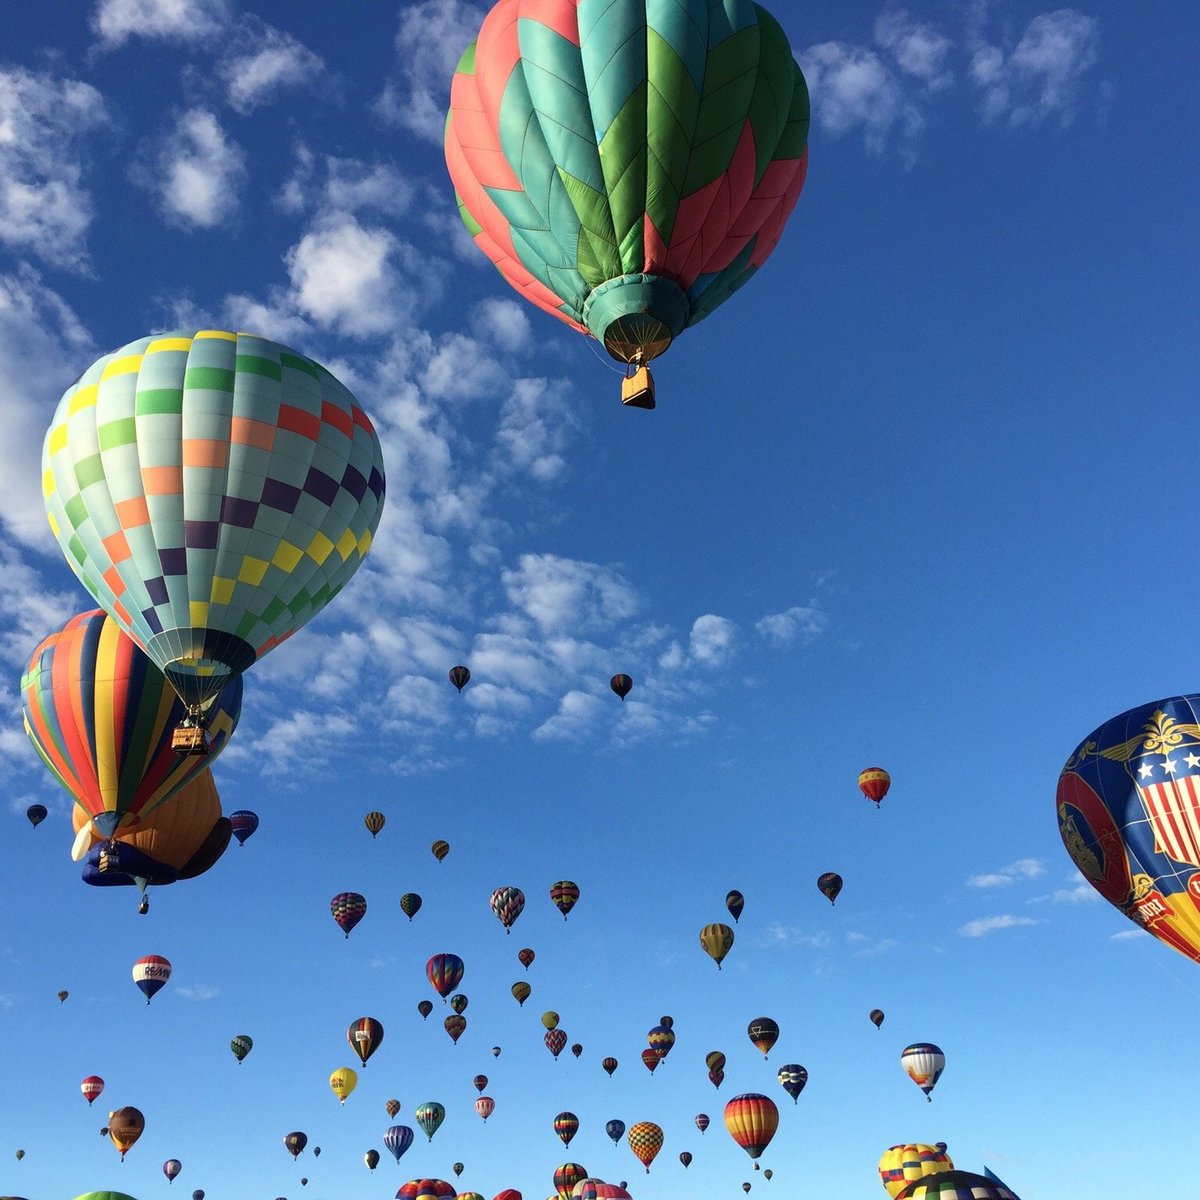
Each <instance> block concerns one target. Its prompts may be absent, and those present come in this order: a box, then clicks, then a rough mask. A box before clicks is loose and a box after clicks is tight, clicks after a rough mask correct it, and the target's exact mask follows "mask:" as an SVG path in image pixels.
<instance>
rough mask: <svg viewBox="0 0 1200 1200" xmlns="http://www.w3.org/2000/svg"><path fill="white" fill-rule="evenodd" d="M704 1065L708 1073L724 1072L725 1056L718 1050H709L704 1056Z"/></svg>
mask: <svg viewBox="0 0 1200 1200" xmlns="http://www.w3.org/2000/svg"><path fill="white" fill-rule="evenodd" d="M704 1065H705V1066H706V1067H707V1068H708V1069H709V1070H710V1071H723V1070H725V1055H723V1054H722V1053H721V1052H720V1050H710V1051H709V1052H708V1053H707V1054H706V1055H705V1056H704Z"/></svg>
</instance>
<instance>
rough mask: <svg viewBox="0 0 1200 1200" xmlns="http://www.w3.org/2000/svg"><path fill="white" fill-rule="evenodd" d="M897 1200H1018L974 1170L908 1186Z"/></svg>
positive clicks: (943, 1175)
mask: <svg viewBox="0 0 1200 1200" xmlns="http://www.w3.org/2000/svg"><path fill="white" fill-rule="evenodd" d="M896 1200H1019V1198H1018V1196H1017V1195H1016V1194H1015V1193H1014V1192H1013V1191H1012V1190H1011V1189H1010V1188H1008V1187H1006V1186H1005V1185H1004V1184H1003V1183H1000V1182H999V1181H998V1180H995V1179H988V1177H987V1176H986V1175H976V1174H975V1173H974V1172H973V1171H946V1172H945V1173H944V1174H941V1175H934V1176H932V1177H931V1178H929V1179H917V1180H914V1181H913V1182H912V1183H910V1184H908V1185H907V1186H906V1187H905V1188H904V1190H903V1191H902V1192H900V1193H899V1195H898V1196H897V1197H896Z"/></svg>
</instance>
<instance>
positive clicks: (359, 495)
mask: <svg viewBox="0 0 1200 1200" xmlns="http://www.w3.org/2000/svg"><path fill="white" fill-rule="evenodd" d="M42 475H43V491H44V493H45V501H46V511H47V513H48V515H49V517H50V526H51V529H52V530H53V532H54V535H55V537H56V538H57V539H58V541H59V545H60V546H61V548H62V550H63V553H64V555H65V556H66V559H67V564H68V565H69V566H70V567H71V569H72V570H73V571H74V572H75V573H76V575H78V576H79V578H80V580H81V582H82V583H83V585H84V587H86V588H87V589H88V591H90V592H91V593H92V595H93V596H95V597H96V599H97V601H98V602H99V603H100V605H101V607H103V608H104V609H105V611H106V612H108V613H109V614H111V615H112V616H113V617H114V618H115V619H116V620H117V622H118V623H119V624H120V625H121V628H122V629H123V630H124V631H125V632H126V633H127V634H128V635H129V636H130V637H131V638H133V640H134V641H135V642H137V643H138V645H140V646H141V647H142V649H143V651H144V652H145V653H146V654H147V655H148V656H149V657H150V659H151V660H152V661H153V662H154V663H155V664H156V665H157V666H158V668H159V670H160V671H162V672H163V674H164V675H166V676H167V678H168V679H169V680H170V681H171V683H172V685H173V686H174V688H175V689H176V691H177V692H178V693H179V695H180V697H181V699H183V701H184V702H185V703H186V704H187V705H189V706H190V707H191V708H192V710H193V711H195V712H197V713H198V712H199V711H200V710H201V709H202V708H203V707H204V706H205V705H206V704H208V702H209V701H211V699H212V698H213V697H215V696H216V695H217V694H218V693H219V692H220V691H221V689H222V688H223V687H224V686H225V684H226V683H227V682H228V681H229V680H230V679H231V678H232V677H233V676H235V675H239V674H241V673H242V672H243V671H245V670H246V669H247V668H248V667H250V666H251V665H252V664H253V663H254V662H255V661H256V660H257V659H259V658H261V657H262V656H263V655H264V654H266V653H267V652H268V651H269V650H271V649H273V648H274V647H275V646H278V645H279V644H280V643H281V642H283V641H285V640H286V639H287V638H288V637H290V636H291V634H293V633H294V632H295V631H296V630H297V629H299V628H300V627H301V626H302V625H304V624H305V623H306V622H307V621H308V620H309V619H310V618H312V617H313V616H315V615H316V614H317V613H318V612H320V611H321V609H322V608H324V607H325V605H326V604H327V603H328V602H329V601H330V600H331V599H333V597H334V596H335V595H337V593H338V592H339V591H340V590H341V589H342V588H343V587H344V586H345V585H346V583H348V582H349V580H350V578H351V577H352V576H353V574H354V572H355V571H356V570H357V569H358V566H359V564H360V563H361V562H362V560H363V557H364V556H365V555H366V553H367V551H368V549H369V548H370V545H371V540H372V538H373V537H374V534H375V529H376V527H377V526H378V524H379V518H380V515H381V514H382V511H383V495H384V476H383V456H382V451H381V449H380V445H379V438H378V437H377V436H376V434H375V430H374V429H373V428H372V426H371V422H370V420H369V419H368V418H367V415H366V413H364V412H363V410H362V408H361V407H360V406H359V405H358V402H357V401H356V400H355V399H354V397H353V396H352V395H351V394H350V393H349V391H347V390H346V388H345V387H344V386H343V385H342V384H341V383H339V382H338V381H337V380H336V379H335V378H334V377H333V376H332V375H331V374H330V373H329V372H328V371H327V370H326V369H325V368H324V367H322V366H321V365H320V364H318V363H315V362H313V361H312V360H311V359H308V358H305V357H303V356H302V355H299V354H296V353H295V352H294V351H292V350H289V349H287V348H286V347H284V346H280V345H278V344H277V343H275V342H272V341H269V340H267V339H266V338H261V337H255V336H252V335H249V334H234V333H225V332H220V331H213V330H202V331H200V332H198V333H193V332H180V333H170V334H155V335H152V336H150V337H145V338H141V339H139V340H138V341H135V342H131V343H129V344H128V345H126V346H122V347H121V348H120V349H119V350H115V351H113V352H112V353H111V354H106V355H105V356H104V357H102V358H101V359H99V360H98V361H97V362H96V363H95V364H94V365H93V366H91V367H90V368H88V370H87V371H85V372H84V373H83V375H81V376H80V377H79V379H78V380H76V382H75V383H73V384H72V385H71V386H70V387H69V388H68V389H67V391H66V392H65V393H64V395H63V398H62V400H61V401H60V402H59V406H58V410H57V412H56V413H55V415H54V418H53V419H52V421H51V424H50V429H49V432H48V433H47V435H46V441H45V446H44V448H43V452H42Z"/></svg>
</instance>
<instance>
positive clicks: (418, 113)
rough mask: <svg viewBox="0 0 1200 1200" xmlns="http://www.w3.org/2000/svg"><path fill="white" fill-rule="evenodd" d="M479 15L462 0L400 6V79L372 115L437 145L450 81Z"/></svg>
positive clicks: (429, 0)
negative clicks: (401, 7)
mask: <svg viewBox="0 0 1200 1200" xmlns="http://www.w3.org/2000/svg"><path fill="white" fill-rule="evenodd" d="M483 15H484V10H483V9H482V8H481V7H479V6H478V5H475V4H467V3H464V2H463V0H419V3H416V4H409V5H407V6H405V7H404V8H403V9H402V11H401V13H400V27H399V29H398V31H397V33H396V57H397V59H398V60H399V63H400V73H399V78H398V79H397V80H395V81H394V82H390V83H388V84H387V86H386V87H385V88H384V90H383V93H382V95H380V97H379V99H378V100H377V101H376V102H375V112H376V114H377V115H378V116H379V117H380V118H382V119H383V120H385V121H387V122H389V123H390V124H393V125H400V126H402V127H404V128H405V129H408V130H410V131H411V132H412V133H415V134H416V135H417V136H418V137H421V138H424V139H425V140H426V141H430V142H434V143H435V144H437V145H438V146H440V145H441V144H442V136H443V133H444V131H445V125H446V109H447V107H448V106H449V103H450V79H451V76H452V75H453V73H454V68H455V67H456V66H457V65H458V60H459V59H460V58H461V57H462V54H463V51H464V50H466V48H467V46H468V45H469V44H470V42H471V41H472V39H474V37H475V36H476V34H477V33H478V32H479V26H480V25H481V24H482V23H483Z"/></svg>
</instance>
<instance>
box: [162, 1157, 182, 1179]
mask: <svg viewBox="0 0 1200 1200" xmlns="http://www.w3.org/2000/svg"><path fill="white" fill-rule="evenodd" d="M162 1169H163V1174H164V1175H165V1176H166V1177H167V1182H168V1183H174V1182H175V1176H176V1175H178V1174H179V1172H180V1171H182V1170H183V1163H181V1162H180V1161H179V1159H177V1158H168V1159H167V1161H166V1162H165V1163H163V1165H162Z"/></svg>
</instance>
